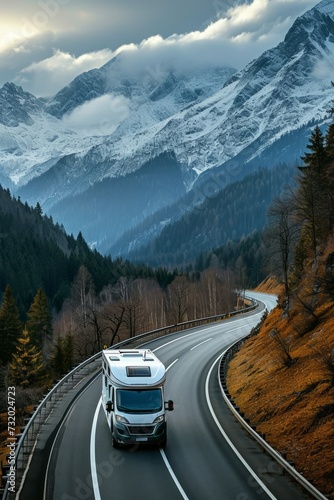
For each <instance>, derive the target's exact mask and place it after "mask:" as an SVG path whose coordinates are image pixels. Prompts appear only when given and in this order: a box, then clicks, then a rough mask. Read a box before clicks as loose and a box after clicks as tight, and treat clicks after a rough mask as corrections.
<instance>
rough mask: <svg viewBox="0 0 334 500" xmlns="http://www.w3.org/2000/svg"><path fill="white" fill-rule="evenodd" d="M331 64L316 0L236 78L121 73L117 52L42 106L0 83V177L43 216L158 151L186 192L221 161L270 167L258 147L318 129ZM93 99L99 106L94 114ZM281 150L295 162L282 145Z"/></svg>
mask: <svg viewBox="0 0 334 500" xmlns="http://www.w3.org/2000/svg"><path fill="white" fill-rule="evenodd" d="M333 64H334V2H332V0H323V1H322V2H320V3H319V4H318V5H317V6H316V7H314V8H313V9H312V10H310V11H309V12H307V13H306V14H304V15H303V16H301V17H300V18H298V19H297V20H296V21H295V23H294V24H293V26H292V27H291V29H290V30H289V31H288V33H287V35H286V37H285V39H284V40H283V41H282V42H281V43H280V44H279V45H278V46H277V47H275V48H273V49H271V50H268V51H266V52H265V53H263V54H262V55H261V56H260V57H259V58H258V59H256V60H254V61H253V62H251V63H250V64H248V65H247V66H246V67H245V68H244V69H243V70H242V71H239V72H236V71H235V70H233V68H211V69H206V70H205V71H203V70H202V71H192V72H191V73H190V72H188V73H187V74H182V73H181V72H180V70H176V69H175V68H172V67H169V68H167V67H160V66H159V67H156V68H150V67H146V68H141V69H138V68H136V70H135V71H134V70H133V71H131V70H130V69H129V68H128V67H127V71H125V69H124V68H125V67H126V65H125V66H124V61H122V54H119V55H118V56H117V57H116V58H114V59H112V60H111V61H110V62H108V63H107V64H106V65H104V66H103V67H102V68H100V69H95V70H92V71H89V72H87V73H83V74H82V75H80V76H78V77H77V78H76V79H75V80H73V82H72V83H71V84H70V85H68V86H67V87H65V88H64V89H62V90H61V91H60V92H59V93H58V94H57V95H56V96H55V97H54V98H53V99H51V100H50V101H49V102H47V103H45V102H44V101H41V100H38V99H36V98H35V97H34V96H31V95H30V94H29V95H26V93H24V92H23V91H22V89H20V88H19V87H15V86H12V84H9V87H8V84H7V86H4V87H3V89H1V90H0V103H3V106H4V111H3V113H2V114H0V123H1V125H0V127H1V129H0V165H1V173H2V174H4V175H6V176H7V177H8V178H10V180H11V181H12V182H14V183H16V185H17V186H18V187H20V186H24V196H25V198H26V199H28V201H31V202H34V201H36V200H37V199H38V200H39V201H40V202H41V203H42V204H43V206H44V207H45V208H46V209H52V206H53V205H54V204H56V203H58V207H59V202H61V200H62V199H63V198H66V197H67V198H68V197H71V196H73V195H74V194H78V193H81V192H84V191H85V190H86V189H88V188H89V187H91V186H94V184H95V183H97V182H99V181H101V180H103V179H105V178H108V177H110V178H113V177H119V176H125V175H126V174H129V173H131V172H135V171H137V170H140V169H141V167H142V166H143V165H146V164H148V163H149V162H150V165H153V164H154V163H152V162H153V161H154V159H155V158H159V157H168V155H169V154H171V155H173V158H174V159H175V162H176V163H177V165H179V167H180V171H181V172H182V176H183V182H184V185H185V186H186V187H187V189H191V187H192V186H193V183H194V182H195V181H196V180H198V179H201V178H203V177H204V178H205V175H206V174H207V173H209V172H213V169H215V168H224V165H227V164H228V162H229V161H231V160H233V159H237V160H236V163H238V167H240V168H239V170H242V171H244V172H245V173H246V172H247V164H249V163H250V162H251V161H253V162H254V161H255V160H256V158H259V156H260V155H261V154H262V155H263V156H264V157H266V159H267V161H268V162H269V163H272V164H273V163H275V161H276V157H275V156H270V154H269V152H270V151H271V150H273V145H275V144H279V141H280V140H282V138H284V137H286V135H287V134H288V133H289V132H291V131H298V130H299V129H305V127H307V126H311V127H313V126H315V125H316V124H322V123H324V121H325V120H326V119H327V118H326V117H327V110H328V109H329V108H330V107H331V105H332V100H333V97H334V93H333V88H332V85H331V80H332V79H333V76H332V73H333V71H332V68H333ZM10 92H11V93H12V94H13V95H12V96H11V98H10V99H8V95H9V93H10ZM1 99H2V100H1ZM101 99H103V101H101ZM101 102H102V103H107V104H108V106H107V107H106V108H107V109H105V110H104V113H103V115H102V116H101V117H100V119H99V118H98V117H99V115H98V111H99V110H101ZM95 110H97V111H96V113H95ZM83 117H85V119H83ZM81 122H83V127H81ZM111 131H112V132H111ZM310 132H311V130H310ZM299 147H300V145H299ZM166 155H167V156H166ZM286 155H287V156H289V157H290V158H291V160H294V159H295V158H298V157H299V156H300V155H299V150H298V151H297V150H296V148H295V144H294V143H293V141H292V142H291V144H289V145H288V146H287V147H286ZM28 181H29V182H28ZM162 196H163V193H162ZM71 216H72V214H71V211H69V213H68V217H69V218H70V217H71ZM79 229H80V228H78V230H79ZM96 239H98V238H96Z"/></svg>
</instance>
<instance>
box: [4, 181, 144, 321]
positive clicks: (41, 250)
mask: <svg viewBox="0 0 334 500" xmlns="http://www.w3.org/2000/svg"><path fill="white" fill-rule="evenodd" d="M81 265H84V266H86V267H87V269H88V270H89V272H90V273H91V275H92V277H93V279H94V283H95V286H96V290H97V291H100V290H101V288H102V287H103V286H105V285H107V284H113V283H115V282H116V281H117V279H118V278H119V277H120V276H134V275H136V276H141V273H142V272H144V273H145V275H149V274H150V273H149V270H147V269H145V270H144V269H143V268H139V267H135V266H133V265H132V264H130V263H129V262H125V261H121V260H120V259H118V260H116V261H113V260H112V259H111V258H108V257H103V256H102V255H100V254H99V253H98V252H96V251H92V250H91V249H90V248H89V247H88V245H87V243H86V242H85V240H84V239H83V237H82V235H81V233H79V235H78V236H77V238H74V236H73V235H68V234H67V233H66V232H65V230H64V228H63V227H62V226H60V225H59V224H54V222H53V220H52V217H48V216H46V215H44V214H43V212H42V210H41V207H40V205H39V204H38V203H37V204H36V206H35V207H30V206H29V205H28V204H27V203H25V204H23V203H22V201H21V200H20V198H18V199H16V198H14V197H12V195H11V193H10V191H9V190H8V189H3V188H2V187H1V186H0V294H2V293H3V291H4V290H5V288H6V285H7V284H10V285H11V287H12V289H13V292H14V295H15V297H16V301H17V305H18V307H19V309H20V311H21V313H23V312H24V311H26V310H27V308H28V307H29V306H30V304H31V302H32V300H33V297H34V296H35V294H36V291H37V289H38V288H42V289H43V290H44V291H45V293H46V295H47V297H48V299H49V301H50V304H51V305H52V307H54V308H55V309H56V310H59V309H60V308H61V306H62V304H63V301H64V299H65V298H66V297H67V296H68V294H69V292H70V287H71V284H72V282H73V279H74V277H75V276H76V274H77V272H78V270H79V267H80V266H81ZM0 297H1V298H2V296H1V295H0Z"/></svg>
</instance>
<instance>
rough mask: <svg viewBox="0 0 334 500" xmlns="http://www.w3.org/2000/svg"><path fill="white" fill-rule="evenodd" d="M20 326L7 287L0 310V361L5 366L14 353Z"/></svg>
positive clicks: (11, 293) (18, 317) (14, 303)
mask: <svg viewBox="0 0 334 500" xmlns="http://www.w3.org/2000/svg"><path fill="white" fill-rule="evenodd" d="M21 330H22V324H21V321H20V315H19V310H18V307H17V305H16V302H15V299H14V297H13V292H12V289H11V287H10V286H9V285H7V287H6V290H5V294H4V299H3V303H2V306H1V309H0V360H1V362H2V363H3V364H4V365H6V364H7V363H8V362H9V361H10V359H11V357H12V354H13V352H14V351H15V343H16V341H17V339H18V337H19V335H20V333H21Z"/></svg>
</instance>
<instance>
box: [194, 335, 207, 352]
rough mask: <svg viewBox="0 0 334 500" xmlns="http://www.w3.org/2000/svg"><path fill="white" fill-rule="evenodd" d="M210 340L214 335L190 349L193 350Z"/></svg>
mask: <svg viewBox="0 0 334 500" xmlns="http://www.w3.org/2000/svg"><path fill="white" fill-rule="evenodd" d="M209 340H212V337H211V338H210V339H206V340H203V342H201V343H200V344H197V345H195V346H194V347H192V348H191V349H190V350H191V351H193V350H194V349H197V347H199V346H200V345H202V344H205V342H209Z"/></svg>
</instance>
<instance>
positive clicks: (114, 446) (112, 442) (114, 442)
mask: <svg viewBox="0 0 334 500" xmlns="http://www.w3.org/2000/svg"><path fill="white" fill-rule="evenodd" d="M111 444H112V447H113V448H119V447H120V444H119V443H118V441H117V440H116V439H115V436H114V433H112V434H111Z"/></svg>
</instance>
